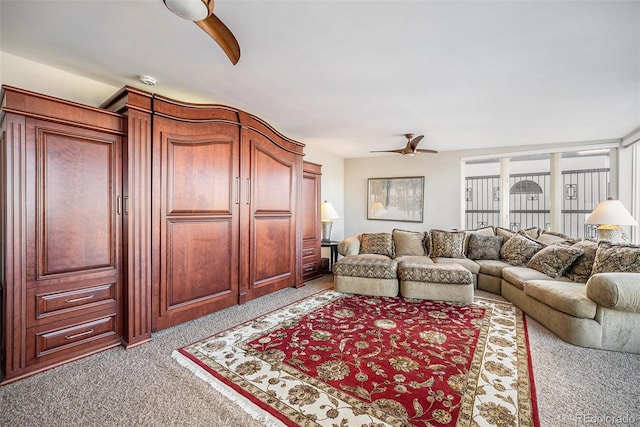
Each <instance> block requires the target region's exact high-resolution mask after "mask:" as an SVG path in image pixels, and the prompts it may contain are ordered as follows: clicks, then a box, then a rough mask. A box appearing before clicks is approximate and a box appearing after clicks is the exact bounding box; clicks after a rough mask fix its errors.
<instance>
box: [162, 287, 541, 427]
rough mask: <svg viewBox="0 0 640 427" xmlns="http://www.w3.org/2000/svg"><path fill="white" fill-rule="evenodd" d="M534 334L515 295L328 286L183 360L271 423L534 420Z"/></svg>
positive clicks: (183, 352)
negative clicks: (409, 295)
mask: <svg viewBox="0 0 640 427" xmlns="http://www.w3.org/2000/svg"><path fill="white" fill-rule="evenodd" d="M525 340H526V338H525V335H524V325H523V316H522V313H521V312H520V311H519V310H517V309H516V308H515V307H514V306H512V305H510V304H507V303H500V302H496V301H490V300H485V299H476V301H475V303H474V304H470V305H464V304H448V303H443V302H436V301H425V300H411V299H405V298H387V297H368V296H359V295H347V294H342V293H339V292H335V291H326V292H323V293H321V294H318V295H316V296H314V297H311V298H308V299H306V300H303V301H301V302H299V303H296V304H293V305H290V306H287V307H285V308H283V309H281V310H278V311H276V312H273V313H270V314H268V315H266V316H263V317H260V318H258V319H256V320H254V321H251V322H248V323H245V324H243V325H240V326H238V327H236V328H233V329H231V330H228V331H225V332H222V333H220V334H218V335H215V336H213V337H210V338H208V339H205V340H203V341H200V342H198V343H195V344H192V345H190V346H187V347H185V348H183V349H180V350H178V351H176V352H174V357H175V358H176V359H177V360H178V361H179V362H180V363H181V364H183V365H184V366H186V367H188V368H189V369H191V370H192V371H194V372H195V373H196V374H198V375H199V376H200V377H201V378H203V379H205V380H207V381H209V382H210V383H211V384H212V385H214V386H215V385H216V383H218V382H221V383H222V384H226V386H225V387H223V388H219V387H218V389H219V390H221V391H224V392H229V391H230V390H233V391H234V392H235V393H239V394H240V395H241V396H244V397H243V398H242V399H243V400H244V401H248V402H252V403H253V404H256V405H257V406H256V408H254V409H255V411H252V412H253V413H254V415H255V416H258V415H259V416H260V417H262V418H261V419H263V420H264V421H265V422H267V424H269V423H270V424H273V425H302V426H316V425H325V426H368V427H369V426H370V427H373V426H385V425H390V426H410V425H416V426H443V425H451V426H453V425H460V426H481V425H493V426H518V425H519V426H530V425H534V416H533V415H534V408H533V407H532V395H531V386H530V384H531V382H532V379H531V378H529V367H528V356H527V347H526V341H525ZM249 406H252V405H245V409H247V410H252V408H251V407H249ZM258 407H261V408H262V409H263V410H262V411H259V410H257V408H258ZM267 413H268V414H269V415H267Z"/></svg>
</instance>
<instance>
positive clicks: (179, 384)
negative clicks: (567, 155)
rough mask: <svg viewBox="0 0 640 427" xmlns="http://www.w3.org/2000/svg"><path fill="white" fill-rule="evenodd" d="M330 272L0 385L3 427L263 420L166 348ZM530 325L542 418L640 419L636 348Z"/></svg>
mask: <svg viewBox="0 0 640 427" xmlns="http://www.w3.org/2000/svg"><path fill="white" fill-rule="evenodd" d="M332 280H333V278H332V276H331V275H327V276H324V277H323V278H320V279H316V280H314V281H312V282H309V283H308V284H307V285H306V286H304V287H302V288H300V289H294V288H289V289H284V290H282V291H279V292H276V293H275V294H272V295H267V296H265V297H262V298H259V299H258V300H254V301H250V302H249V303H247V304H244V305H241V306H236V307H232V308H229V309H227V310H223V311H221V312H218V313H214V314H212V315H209V316H205V317H203V318H200V319H197V320H194V321H192V322H188V323H185V324H183V325H180V326H177V327H173V328H170V329H167V330H165V331H161V332H159V333H156V334H154V335H153V341H152V342H150V343H148V344H144V345H141V346H139V347H136V348H133V349H131V350H124V349H122V348H116V349H112V350H108V351H105V352H102V353H99V354H97V355H95V356H92V357H89V358H86V359H83V360H79V361H77V362H73V363H69V364H67V365H64V366H61V367H59V368H56V369H53V370H50V371H47V372H44V373H41V374H38V375H35V376H33V377H30V378H27V379H24V380H21V381H18V382H16V383H14V384H10V385H7V386H4V387H0V426H243V427H252V426H259V425H261V424H260V423H258V422H257V421H255V420H253V419H252V418H251V417H250V416H249V415H248V414H246V413H245V412H244V411H243V410H242V409H240V408H239V407H238V406H236V405H235V404H234V403H232V402H231V401H229V400H228V399H227V398H225V397H224V396H222V395H220V394H219V393H217V392H216V391H215V390H213V388H211V386H209V385H208V384H207V383H205V382H204V381H201V380H199V379H198V378H196V377H195V376H194V375H193V374H191V373H190V372H189V371H188V370H186V369H184V368H183V367H182V366H180V365H178V364H177V363H176V362H175V360H173V359H172V358H171V353H172V352H173V350H175V349H176V348H179V347H183V346H185V345H187V344H190V343H192V342H195V341H198V340H200V339H202V338H205V337H207V336H210V335H213V334H214V333H216V332H220V331H222V330H225V329H228V328H230V327H232V326H234V325H238V324H240V323H242V322H244V321H247V320H250V319H252V318H254V317H256V316H258V315H260V314H263V313H266V312H269V311H271V310H275V309H277V308H279V307H281V306H283V305H285V304H288V303H291V302H294V301H297V300H300V299H302V298H305V297H306V296H309V295H311V294H314V293H316V292H319V291H320V290H323V289H327V288H330V287H332V286H333V283H332ZM477 294H478V295H479V296H486V297H491V298H496V296H495V295H492V294H488V293H485V292H477ZM527 323H528V327H529V337H530V342H531V356H532V364H533V370H534V377H535V381H536V388H537V396H538V406H539V413H540V419H541V423H542V425H543V426H565V425H573V426H576V425H578V426H581V425H585V426H594V425H598V424H594V423H593V422H589V421H593V420H595V421H598V420H599V419H602V420H604V419H605V418H604V417H617V416H620V417H623V416H626V417H627V419H629V417H633V418H634V420H635V424H631V425H640V409H639V408H638V404H637V402H639V401H640V355H637V354H629V353H617V352H608V351H602V350H592V349H584V348H580V347H576V346H573V345H571V344H567V343H565V342H563V341H562V340H560V339H559V338H557V337H556V336H555V335H553V334H552V333H551V332H549V331H548V330H546V329H545V328H544V327H542V326H541V325H539V324H538V323H536V322H535V321H533V320H532V319H530V318H528V319H527ZM597 417H600V418H597ZM600 425H602V424H600ZM609 425H612V424H609ZM613 425H615V424H613Z"/></svg>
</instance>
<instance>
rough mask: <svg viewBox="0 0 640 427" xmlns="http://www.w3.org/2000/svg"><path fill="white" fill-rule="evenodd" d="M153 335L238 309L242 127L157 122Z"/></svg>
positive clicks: (215, 123)
mask: <svg viewBox="0 0 640 427" xmlns="http://www.w3.org/2000/svg"><path fill="white" fill-rule="evenodd" d="M153 129H154V130H153V141H154V142H153V171H154V172H153V186H154V189H153V197H152V200H153V236H152V238H153V244H152V247H153V254H152V258H153V289H152V305H153V307H152V310H153V316H152V324H153V330H159V329H164V328H167V327H169V326H172V325H177V324H179V323H183V322H186V321H188V320H191V319H195V318H198V317H201V316H204V315H205V314H209V313H212V312H214V311H217V310H220V309H222V308H225V307H229V306H232V305H235V304H237V303H238V268H237V265H238V259H239V258H238V254H239V249H238V247H239V238H238V229H239V219H238V216H239V215H238V205H239V203H240V194H239V191H240V188H239V151H238V147H239V134H240V131H239V127H238V126H237V125H232V124H228V123H223V122H213V123H207V122H205V123H191V122H184V121H179V120H174V119H169V118H163V117H159V116H156V117H154V121H153Z"/></svg>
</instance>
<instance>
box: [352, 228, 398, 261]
mask: <svg viewBox="0 0 640 427" xmlns="http://www.w3.org/2000/svg"><path fill="white" fill-rule="evenodd" d="M360 253H361V254H377V255H386V256H388V257H389V258H393V257H394V256H393V238H392V237H391V234H389V233H362V234H361V235H360Z"/></svg>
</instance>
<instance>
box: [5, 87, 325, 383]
mask: <svg viewBox="0 0 640 427" xmlns="http://www.w3.org/2000/svg"><path fill="white" fill-rule="evenodd" d="M2 97H3V99H4V104H3V109H2V111H3V113H2V114H3V117H2V131H3V138H2V145H1V146H0V165H1V166H2V170H1V173H0V191H1V192H2V209H1V212H0V215H1V216H0V232H1V235H2V240H3V242H2V245H1V246H0V255H1V256H0V262H1V264H0V273H1V277H0V293H1V294H2V305H1V306H0V310H1V313H0V314H1V319H2V324H1V328H0V329H1V333H2V340H1V343H0V344H1V348H0V350H1V351H0V364H1V368H2V378H1V382H2V383H7V382H11V381H14V380H16V379H19V378H22V377H25V376H27V375H31V374H33V373H35V372H38V371H41V370H44V369H48V368H50V367H52V366H56V365H59V364H62V363H66V362H68V361H70V360H74V359H77V358H79V357H84V356H87V355H89V354H92V353H94V352H97V351H101V350H104V349H106V348H109V347H113V346H117V345H121V344H122V345H124V346H125V347H131V346H135V345H139V344H142V343H144V342H146V341H148V340H150V339H151V332H153V331H156V330H160V329H164V328H167V327H169V326H172V325H176V324H179V323H182V322H185V321H187V320H191V319H194V318H197V317H200V316H203V315H205V314H209V313H212V312H215V311H217V310H220V309H222V308H225V307H229V306H232V305H236V304H241V303H244V302H246V301H249V300H251V299H253V298H257V297H260V296H262V295H266V294H268V293H271V292H274V291H276V290H279V289H282V288H285V287H291V286H296V287H297V286H302V284H303V283H304V280H306V279H308V278H310V277H312V276H313V274H309V273H310V271H305V269H304V268H305V267H304V266H305V265H306V266H307V268H308V267H309V264H310V263H309V260H311V259H312V258H310V257H309V253H308V251H307V252H303V251H304V249H303V248H308V247H310V246H309V245H310V244H311V243H309V242H310V240H309V239H308V238H307V239H306V240H305V239H303V234H304V235H305V236H306V235H309V236H310V232H308V231H305V230H314V229H317V230H319V227H320V226H319V214H317V213H316V214H315V215H316V216H314V215H313V214H309V215H311V218H313V219H311V221H318V223H317V224H310V223H309V219H306V220H305V221H303V220H302V218H303V215H305V213H313V212H316V211H318V212H319V176H320V175H319V173H320V169H319V165H315V166H312V167H311V169H312V171H311V172H309V171H307V172H304V173H303V161H302V158H303V147H304V145H303V144H301V143H299V142H296V141H293V140H291V139H289V138H287V137H285V136H283V135H282V134H280V133H279V132H277V131H276V130H275V129H273V128H272V127H271V126H270V125H269V124H267V123H266V122H264V121H263V120H261V119H259V118H258V117H255V116H253V115H251V114H249V113H246V112H244V111H240V110H237V109H235V108H232V107H227V106H222V105H200V104H189V103H184V102H179V101H175V100H171V99H168V98H164V97H161V96H158V95H155V94H151V93H148V92H145V91H141V90H138V89H135V88H131V87H125V88H123V89H122V90H120V91H119V92H118V93H116V94H115V95H114V96H113V97H111V98H110V99H109V100H107V101H106V102H105V103H104V104H103V105H102V106H101V107H100V108H93V107H88V106H85V105H80V104H77V103H73V102H69V101H65V100H61V99H57V98H52V97H49V96H45V95H40V94H36V93H33V92H29V91H25V90H22V89H18V88H13V87H8V86H3V91H2ZM303 176H304V177H305V178H303ZM309 176H313V177H316V178H318V180H317V181H313V182H314V185H317V187H314V189H313V191H316V193H314V196H313V202H311V201H310V199H304V198H303V194H304V193H303V186H304V187H305V188H306V187H307V184H306V183H307V182H309V181H308V177H309ZM316 178H314V180H315V179H316ZM313 203H316V205H315V206H314V205H313ZM303 240H304V241H305V242H307V243H303ZM311 240H312V239H311ZM318 242H319V239H318ZM313 245H315V242H314V243H313ZM318 245H319V243H318ZM314 248H315V246H314ZM317 249H318V254H319V247H318V248H317ZM305 263H306V264H305ZM314 266H315V265H314ZM318 267H319V266H318Z"/></svg>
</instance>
